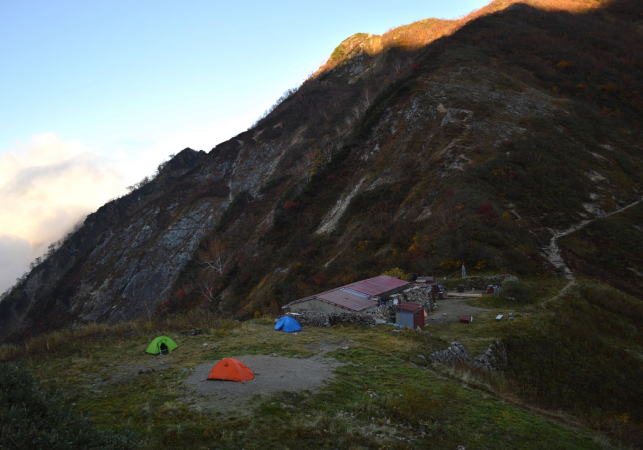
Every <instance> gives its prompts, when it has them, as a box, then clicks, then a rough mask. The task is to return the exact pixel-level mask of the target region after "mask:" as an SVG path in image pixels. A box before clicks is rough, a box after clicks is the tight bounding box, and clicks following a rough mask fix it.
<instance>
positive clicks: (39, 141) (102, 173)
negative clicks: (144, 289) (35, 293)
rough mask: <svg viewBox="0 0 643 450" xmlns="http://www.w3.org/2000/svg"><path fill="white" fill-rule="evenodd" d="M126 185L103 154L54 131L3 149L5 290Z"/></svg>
mask: <svg viewBox="0 0 643 450" xmlns="http://www.w3.org/2000/svg"><path fill="white" fill-rule="evenodd" d="M123 185H124V183H123V180H122V177H121V175H119V173H118V172H117V171H116V170H114V169H113V168H109V167H108V165H106V164H105V163H104V161H103V158H101V157H99V156H97V155H96V154H94V153H91V152H90V151H89V150H88V149H87V148H86V147H84V146H83V145H82V144H80V143H78V142H73V141H64V140H62V139H61V138H60V137H58V136H56V135H55V134H53V133H46V134H40V135H36V136H34V137H33V138H32V139H31V141H30V142H28V143H23V144H20V145H18V146H17V148H16V149H14V150H12V151H10V152H7V153H3V154H0V291H3V290H4V289H6V288H8V287H10V286H11V285H12V284H13V282H14V281H15V279H16V277H17V276H19V275H21V274H22V273H24V272H25V271H26V270H27V269H28V264H29V262H30V261H31V260H33V259H34V258H35V257H37V256H39V255H41V254H42V253H43V252H44V251H45V250H46V248H47V246H48V245H49V244H50V243H52V242H55V241H56V240H58V239H60V238H61V237H62V236H64V235H65V233H67V232H68V231H69V230H71V229H72V228H73V226H74V225H75V224H76V223H78V222H79V221H80V220H82V219H83V218H84V217H85V216H86V215H87V214H88V213H90V212H92V211H94V210H95V209H96V208H98V207H99V206H100V205H102V204H103V203H105V202H106V201H108V200H109V199H111V198H113V197H115V196H118V195H119V194H122V193H123V190H124V189H123Z"/></svg>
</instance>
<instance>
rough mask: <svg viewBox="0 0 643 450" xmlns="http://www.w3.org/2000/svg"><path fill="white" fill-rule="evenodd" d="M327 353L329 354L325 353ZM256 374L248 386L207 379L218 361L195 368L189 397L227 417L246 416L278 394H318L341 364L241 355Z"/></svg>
mask: <svg viewBox="0 0 643 450" xmlns="http://www.w3.org/2000/svg"><path fill="white" fill-rule="evenodd" d="M323 353H326V352H323ZM237 359H238V360H239V361H241V362H242V363H244V364H245V365H247V366H248V367H249V368H250V369H251V370H252V371H253V373H254V374H255V379H254V380H251V381H248V382H246V383H237V382H234V381H218V380H207V376H208V373H209V372H210V369H211V368H212V366H214V364H216V362H217V361H209V362H207V363H203V364H200V365H198V366H196V368H195V369H194V372H193V373H192V374H191V375H190V376H189V377H188V378H187V379H186V380H185V383H186V385H187V386H188V387H189V388H191V389H192V390H193V395H190V396H189V399H190V400H193V401H194V402H195V403H196V404H197V405H199V406H200V407H202V408H206V409H210V410H213V411H216V412H219V413H222V414H225V415H245V414H249V413H250V412H251V411H252V408H251V404H252V403H255V402H257V401H259V400H260V399H261V398H262V397H264V398H265V397H268V396H270V395H272V394H275V393H278V392H300V391H315V390H317V389H318V388H319V387H321V386H322V385H323V384H324V383H326V382H327V381H329V380H332V379H333V378H334V369H335V368H336V367H339V366H340V365H341V364H340V363H339V362H337V361H335V360H334V359H331V358H325V357H324V356H323V355H316V356H313V357H311V358H285V357H280V356H268V355H246V356H238V357H237Z"/></svg>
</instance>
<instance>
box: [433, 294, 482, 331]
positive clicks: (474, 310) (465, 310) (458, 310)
mask: <svg viewBox="0 0 643 450" xmlns="http://www.w3.org/2000/svg"><path fill="white" fill-rule="evenodd" d="M471 299H472V297H465V298H458V297H447V298H446V299H444V300H439V301H438V306H439V307H438V309H437V310H436V311H435V312H433V313H431V314H429V317H428V321H427V323H428V324H431V322H442V323H445V322H457V321H458V320H459V319H458V318H459V317H460V316H465V315H471V316H473V317H474V321H475V316H476V314H478V313H481V312H485V311H489V310H488V309H486V308H479V307H477V306H471V305H469V304H467V302H468V301H470V300H471Z"/></svg>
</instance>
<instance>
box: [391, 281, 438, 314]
mask: <svg viewBox="0 0 643 450" xmlns="http://www.w3.org/2000/svg"><path fill="white" fill-rule="evenodd" d="M391 299H393V300H397V301H398V302H399V303H404V302H411V303H419V304H420V305H423V306H425V307H427V309H428V310H429V311H433V310H434V309H435V299H434V298H433V295H431V285H427V284H418V285H415V286H411V287H409V288H407V289H404V290H403V291H402V292H400V293H397V294H394V295H392V296H391Z"/></svg>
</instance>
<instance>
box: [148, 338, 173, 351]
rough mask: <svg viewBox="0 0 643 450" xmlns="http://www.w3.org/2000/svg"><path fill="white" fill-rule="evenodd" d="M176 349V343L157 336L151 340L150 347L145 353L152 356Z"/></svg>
mask: <svg viewBox="0 0 643 450" xmlns="http://www.w3.org/2000/svg"><path fill="white" fill-rule="evenodd" d="M176 347H178V345H176V342H174V341H173V340H172V339H170V338H169V337H167V336H157V337H155V338H154V339H152V342H150V345H148V346H147V349H146V350H145V351H146V352H147V353H151V354H152V355H158V354H159V353H163V354H165V353H169V352H171V351H172V350H174V349H175V348H176Z"/></svg>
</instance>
